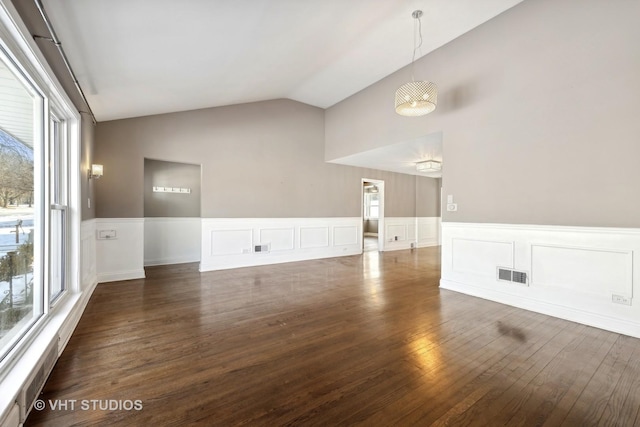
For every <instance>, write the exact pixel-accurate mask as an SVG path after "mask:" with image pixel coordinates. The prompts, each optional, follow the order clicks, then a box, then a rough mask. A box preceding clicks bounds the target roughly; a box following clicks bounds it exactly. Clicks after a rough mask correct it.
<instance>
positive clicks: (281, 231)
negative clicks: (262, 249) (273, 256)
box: [257, 227, 296, 251]
mask: <svg viewBox="0 0 640 427" xmlns="http://www.w3.org/2000/svg"><path fill="white" fill-rule="evenodd" d="M295 238H296V230H295V229H294V228H293V227H288V228H262V229H260V238H259V239H258V242H257V244H258V245H262V244H263V243H262V242H266V243H264V244H269V245H270V246H269V248H270V250H271V251H292V250H293V248H294V247H295Z"/></svg>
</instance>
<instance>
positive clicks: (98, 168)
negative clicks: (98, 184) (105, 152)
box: [89, 165, 103, 179]
mask: <svg viewBox="0 0 640 427" xmlns="http://www.w3.org/2000/svg"><path fill="white" fill-rule="evenodd" d="M102 174H103V167H102V165H91V169H89V179H99V178H100V177H101V176H102Z"/></svg>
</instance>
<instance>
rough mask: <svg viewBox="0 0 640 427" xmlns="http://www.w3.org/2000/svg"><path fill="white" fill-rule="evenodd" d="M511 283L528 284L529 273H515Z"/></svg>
mask: <svg viewBox="0 0 640 427" xmlns="http://www.w3.org/2000/svg"><path fill="white" fill-rule="evenodd" d="M511 281H512V282H515V283H522V284H526V283H527V273H525V272H524V271H514V272H513V274H512V276H511Z"/></svg>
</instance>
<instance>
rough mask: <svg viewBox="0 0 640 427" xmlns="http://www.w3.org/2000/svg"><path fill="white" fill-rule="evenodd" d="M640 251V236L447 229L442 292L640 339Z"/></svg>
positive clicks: (610, 231) (578, 230) (519, 228)
mask: <svg viewBox="0 0 640 427" xmlns="http://www.w3.org/2000/svg"><path fill="white" fill-rule="evenodd" d="M639 252H640V230H639V229H621V228H595V227H594V228H592V227H561V226H536V225H515V224H470V223H455V222H445V223H442V279H441V281H440V286H441V287H442V288H446V289H451V290H455V291H459V292H463V293H467V294H469V295H474V296H478V297H481V298H485V299H490V300H494V301H498V302H501V303H504V304H510V305H513V306H516V307H521V308H525V309H528V310H532V311H537V312H540V313H544V314H548V315H551V316H556V317H560V318H563V319H568V320H572V321H576V322H580V323H584V324H587V325H591V326H595V327H599V328H602V329H607V330H611V331H615V332H619V333H623V334H626V335H631V336H635V337H639V338H640V298H634V297H635V296H637V295H640V294H639V292H640V289H639V288H640V276H639V273H638V272H640V257H639V256H638V253H639ZM634 254H635V256H634ZM497 267H511V268H513V269H515V270H519V271H524V272H526V273H527V274H528V279H529V281H528V286H523V285H521V284H515V283H510V282H505V281H498V280H497V277H496V269H497ZM614 298H615V299H616V300H620V299H625V300H627V301H628V302H630V305H626V304H619V303H614V301H613V299H614Z"/></svg>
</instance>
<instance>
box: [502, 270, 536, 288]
mask: <svg viewBox="0 0 640 427" xmlns="http://www.w3.org/2000/svg"><path fill="white" fill-rule="evenodd" d="M497 272H498V280H500V281H503V282H512V283H519V284H521V285H526V286H529V282H528V278H527V276H528V274H527V272H526V271H518V270H512V269H510V268H505V267H498V268H497Z"/></svg>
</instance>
